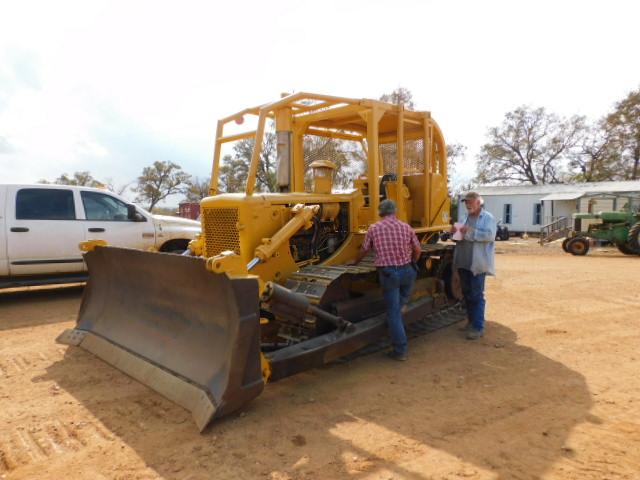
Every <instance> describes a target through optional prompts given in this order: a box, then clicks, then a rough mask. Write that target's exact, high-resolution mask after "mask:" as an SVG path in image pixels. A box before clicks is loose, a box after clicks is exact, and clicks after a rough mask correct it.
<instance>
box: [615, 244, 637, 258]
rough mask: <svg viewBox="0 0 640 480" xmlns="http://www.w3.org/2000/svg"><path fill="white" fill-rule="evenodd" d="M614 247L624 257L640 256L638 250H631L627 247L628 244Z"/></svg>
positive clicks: (629, 246)
mask: <svg viewBox="0 0 640 480" xmlns="http://www.w3.org/2000/svg"><path fill="white" fill-rule="evenodd" d="M616 247H618V250H620V251H621V252H622V253H624V254H625V255H640V250H635V249H633V248H631V245H629V242H627V243H616Z"/></svg>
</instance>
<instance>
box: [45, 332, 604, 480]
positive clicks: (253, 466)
mask: <svg viewBox="0 0 640 480" xmlns="http://www.w3.org/2000/svg"><path fill="white" fill-rule="evenodd" d="M487 331H488V334H487V336H486V337H485V338H484V339H483V340H481V341H480V342H477V343H475V342H474V343H470V342H465V341H464V340H463V339H461V338H460V335H459V334H458V332H457V331H456V330H455V327H450V328H449V329H446V330H443V331H439V332H436V333H433V334H431V335H428V336H426V337H422V338H419V339H416V340H414V341H413V342H412V343H411V344H410V345H411V348H412V352H411V353H412V356H411V358H410V360H409V361H408V362H406V363H401V364H400V363H395V362H391V361H387V360H385V359H383V358H381V357H380V354H373V355H370V356H367V357H362V358H359V359H357V360H355V361H353V362H350V363H348V364H341V365H333V366H329V367H327V368H324V369H320V370H315V371H311V372H308V373H304V374H301V375H298V376H296V377H292V378H289V379H286V380H283V381H281V382H278V383H276V384H273V385H269V386H267V387H266V388H265V392H264V394H263V395H262V396H261V397H259V398H258V399H256V400H254V402H253V403H252V404H251V405H249V406H248V407H247V408H246V410H245V412H243V413H242V414H241V415H233V416H231V417H228V418H226V419H223V420H222V421H218V422H217V423H215V424H213V425H212V426H210V427H209V428H208V429H207V430H206V431H205V432H204V434H198V433H197V430H196V428H195V426H194V425H193V424H192V422H191V418H190V416H189V414H188V413H187V412H186V411H184V410H183V409H181V408H180V407H177V406H175V405H173V404H172V403H171V402H169V401H168V400H165V399H164V398H162V397H160V396H159V395H157V394H155V393H154V392H151V391H149V390H148V389H146V388H145V387H143V386H141V385H139V384H137V383H135V382H133V381H132V380H130V379H128V378H127V377H126V376H124V375H123V374H121V373H120V372H118V371H116V370H114V369H113V368H111V367H110V366H108V365H106V364H105V363H103V362H102V361H100V360H99V359H97V358H95V357H93V356H91V355H90V354H88V353H87V352H84V351H81V350H79V349H69V350H68V351H67V353H66V355H65V357H64V358H63V359H62V360H61V361H59V362H57V363H55V364H53V365H51V366H50V367H49V368H48V371H47V374H46V375H45V376H44V377H41V378H40V380H44V381H51V380H54V381H55V382H57V383H58V384H59V385H60V387H62V388H63V389H65V390H67V391H68V392H70V393H71V394H72V395H73V396H74V397H75V398H76V399H77V400H78V401H79V402H80V403H81V404H82V405H83V406H84V407H86V408H87V409H88V410H89V411H90V412H91V413H92V414H93V415H95V417H97V419H99V420H100V421H101V422H102V423H103V424H104V425H105V426H106V427H107V428H108V429H109V430H110V431H111V432H113V433H114V435H116V436H117V437H119V438H120V439H121V440H122V441H123V442H125V443H126V444H127V445H128V446H129V447H131V448H132V449H133V450H135V452H136V453H137V455H139V456H140V457H141V458H142V460H143V461H144V462H145V464H146V465H147V466H148V467H150V468H152V469H153V470H154V471H155V472H157V474H158V475H160V476H161V477H162V478H171V479H173V478H176V479H178V478H180V479H192V480H193V479H200V478H202V479H204V478H214V477H215V478H231V477H237V478H354V479H358V478H364V477H365V476H369V475H375V474H376V473H378V474H380V475H382V474H383V473H384V475H386V476H385V477H383V478H389V477H393V478H406V479H416V480H417V479H429V478H442V477H443V476H444V475H453V476H455V475H456V474H457V475H462V476H469V475H470V474H472V473H470V472H469V471H466V470H465V471H460V472H457V473H456V471H455V470H454V471H452V470H451V469H452V468H454V469H455V468H463V467H464V468H465V469H469V468H470V469H472V470H476V471H478V472H481V471H484V472H491V473H490V476H491V477H492V478H499V479H504V480H507V479H539V478H541V477H542V476H543V475H544V473H545V472H546V471H547V470H548V469H549V467H550V466H551V465H552V464H553V463H554V462H556V461H558V460H559V459H560V458H562V457H567V456H568V457H571V456H572V455H573V451H572V450H571V448H570V447H568V446H567V444H566V441H567V437H568V436H569V434H570V432H571V431H572V429H573V428H574V427H575V426H576V425H577V424H579V423H582V422H584V421H597V419H594V418H593V417H591V416H590V415H589V410H590V408H591V405H592V401H591V396H590V393H589V390H588V387H587V384H586V383H585V379H584V378H583V376H582V375H580V374H579V373H577V372H575V371H573V370H571V369H569V368H567V367H566V366H565V365H563V364H561V363H558V362H556V361H554V360H552V359H549V358H547V357H545V356H543V355H541V354H540V353H538V352H537V351H535V350H533V349H531V348H528V347H526V346H522V345H519V344H518V343H517V341H516V340H517V339H516V334H515V332H514V331H513V330H511V329H509V328H507V327H505V326H503V325H500V324H496V323H490V324H489V325H488V329H487ZM456 478H457V477H456Z"/></svg>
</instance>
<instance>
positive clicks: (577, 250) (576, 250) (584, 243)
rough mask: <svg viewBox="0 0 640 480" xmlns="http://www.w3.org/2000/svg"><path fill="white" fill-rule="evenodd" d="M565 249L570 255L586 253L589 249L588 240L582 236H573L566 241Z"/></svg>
mask: <svg viewBox="0 0 640 480" xmlns="http://www.w3.org/2000/svg"><path fill="white" fill-rule="evenodd" d="M567 250H568V251H569V253H570V254H571V255H580V256H582V255H586V254H587V252H588V251H589V240H587V239H586V238H583V237H575V238H572V239H571V240H569V242H568V243H567Z"/></svg>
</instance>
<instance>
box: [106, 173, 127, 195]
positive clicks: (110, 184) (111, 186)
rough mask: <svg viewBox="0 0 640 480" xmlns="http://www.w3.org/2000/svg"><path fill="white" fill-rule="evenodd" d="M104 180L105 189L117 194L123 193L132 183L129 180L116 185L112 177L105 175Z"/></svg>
mask: <svg viewBox="0 0 640 480" xmlns="http://www.w3.org/2000/svg"><path fill="white" fill-rule="evenodd" d="M105 181H106V185H105V186H106V188H107V190H109V191H111V192H113V193H115V194H118V195H124V192H126V191H127V189H128V188H129V187H130V186H131V184H132V183H133V181H131V182H127V183H125V184H120V185H116V183H115V182H114V180H113V178H111V177H107V178H106V179H105Z"/></svg>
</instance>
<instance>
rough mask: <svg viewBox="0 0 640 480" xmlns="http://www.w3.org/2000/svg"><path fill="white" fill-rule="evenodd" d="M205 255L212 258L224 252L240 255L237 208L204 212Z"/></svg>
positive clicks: (206, 210)
mask: <svg viewBox="0 0 640 480" xmlns="http://www.w3.org/2000/svg"><path fill="white" fill-rule="evenodd" d="M204 234H205V253H206V255H207V257H213V256H214V255H218V254H220V253H221V252H224V251H225V250H231V251H233V252H235V253H237V254H238V255H240V235H239V234H238V209H237V208H206V209H205V210H204Z"/></svg>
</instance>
